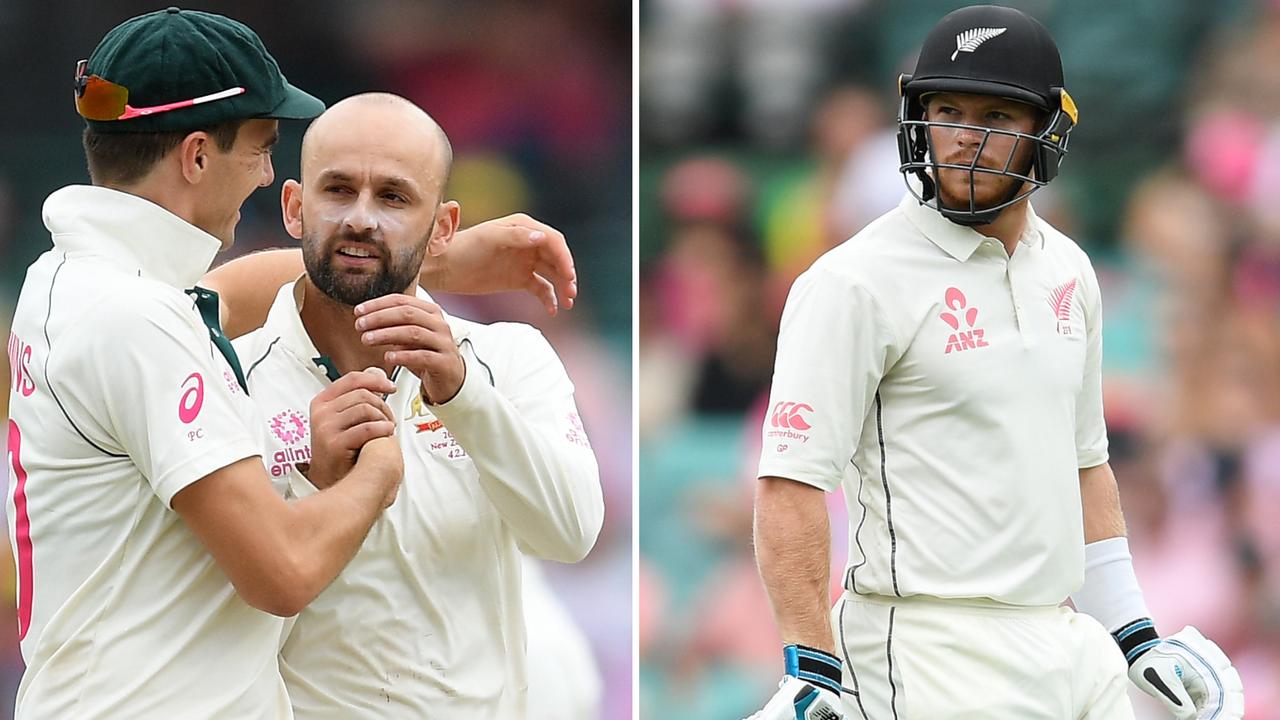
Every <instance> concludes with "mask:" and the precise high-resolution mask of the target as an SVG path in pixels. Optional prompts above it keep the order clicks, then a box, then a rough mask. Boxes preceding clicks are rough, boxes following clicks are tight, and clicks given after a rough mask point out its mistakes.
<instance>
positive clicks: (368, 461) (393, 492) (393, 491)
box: [356, 435, 404, 507]
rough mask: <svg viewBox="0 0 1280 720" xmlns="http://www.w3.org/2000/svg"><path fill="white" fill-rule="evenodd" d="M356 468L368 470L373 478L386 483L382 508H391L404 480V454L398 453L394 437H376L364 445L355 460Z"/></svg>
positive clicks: (398, 445) (398, 446)
mask: <svg viewBox="0 0 1280 720" xmlns="http://www.w3.org/2000/svg"><path fill="white" fill-rule="evenodd" d="M356 466H357V467H360V468H368V469H369V470H370V471H371V472H372V473H373V475H374V477H376V478H378V479H379V480H381V481H382V482H384V483H386V495H385V496H384V497H383V500H382V506H383V507H391V504H392V503H394V502H395V501H396V496H397V495H398V494H399V493H400V483H401V481H403V480H404V454H403V453H402V452H401V451H400V443H399V441H397V440H396V436H395V435H387V436H384V437H376V438H374V439H372V440H370V441H369V442H367V443H365V445H364V447H363V448H361V449H360V455H359V456H358V457H357V458H356Z"/></svg>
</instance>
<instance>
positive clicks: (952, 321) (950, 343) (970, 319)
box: [938, 287, 990, 355]
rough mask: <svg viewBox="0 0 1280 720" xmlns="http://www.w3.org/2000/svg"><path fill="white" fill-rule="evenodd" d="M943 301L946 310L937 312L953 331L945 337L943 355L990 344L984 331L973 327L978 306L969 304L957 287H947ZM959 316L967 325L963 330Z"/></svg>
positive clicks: (975, 322)
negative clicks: (945, 342) (945, 345)
mask: <svg viewBox="0 0 1280 720" xmlns="http://www.w3.org/2000/svg"><path fill="white" fill-rule="evenodd" d="M943 303H944V304H946V306H947V310H944V311H942V312H941V313H939V314H938V317H940V318H942V322H944V323H946V324H947V325H948V326H950V327H951V329H952V331H953V332H952V333H951V335H950V336H948V337H947V348H946V350H944V351H943V353H942V354H943V355H950V354H951V353H953V352H964V351H965V350H974V349H977V348H984V347H987V346H988V345H989V344H990V343H988V342H987V341H986V340H985V339H984V336H985V335H986V331H984V330H983V329H982V328H979V327H975V326H976V324H977V322H978V308H976V307H970V306H969V302H968V301H967V300H966V299H965V297H964V293H962V292H960V289H959V288H953V287H951V288H947V294H946V295H945V296H944V297H943ZM961 318H963V319H964V324H965V325H966V326H967V329H965V330H961V329H960V320H961Z"/></svg>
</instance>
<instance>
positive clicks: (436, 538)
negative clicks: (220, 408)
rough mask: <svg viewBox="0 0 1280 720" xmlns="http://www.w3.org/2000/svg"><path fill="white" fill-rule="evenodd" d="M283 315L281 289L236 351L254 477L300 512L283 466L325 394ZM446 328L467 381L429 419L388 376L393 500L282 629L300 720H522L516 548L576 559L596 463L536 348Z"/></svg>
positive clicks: (295, 316) (595, 527) (519, 334)
mask: <svg viewBox="0 0 1280 720" xmlns="http://www.w3.org/2000/svg"><path fill="white" fill-rule="evenodd" d="M419 297H422V298H423V299H425V300H428V301H430V297H429V296H427V295H426V293H425V292H423V291H421V290H419ZM300 304H301V285H300V284H296V283H295V284H290V285H286V286H285V287H283V288H282V289H281V290H280V293H279V294H278V295H277V297H276V301H275V303H274V304H273V305H272V307H271V311H270V314H269V315H268V317H267V322H266V324H265V325H264V326H263V327H262V328H261V329H259V330H256V331H254V332H253V333H250V334H249V335H246V336H244V337H242V338H239V339H237V340H236V347H237V350H238V352H239V355H240V357H241V358H243V359H244V362H245V368H246V372H247V374H248V382H249V389H250V391H251V393H252V396H253V399H254V401H255V402H256V403H258V405H259V407H260V409H261V411H262V415H263V417H264V418H265V419H266V425H265V427H264V432H265V434H266V435H267V443H268V446H269V448H270V452H269V453H268V455H267V464H268V466H269V469H270V472H271V474H272V476H273V477H274V478H279V480H280V481H281V483H282V485H284V486H287V491H288V492H289V493H290V494H292V495H295V496H306V495H308V494H311V493H314V492H315V488H314V487H313V486H312V485H311V484H310V483H309V482H308V481H307V480H306V479H305V478H304V477H303V476H302V474H301V473H300V472H299V471H298V470H297V469H296V466H297V464H298V463H300V462H309V461H310V456H311V432H310V421H309V418H308V412H309V408H310V402H311V399H312V398H313V397H314V396H315V395H316V394H317V393H318V392H320V391H321V390H323V389H324V388H325V387H326V386H327V385H328V383H329V382H330V380H331V378H330V376H329V374H328V372H327V371H326V368H325V365H326V362H325V361H324V360H323V359H322V358H321V357H320V354H319V352H318V351H317V350H316V348H315V345H314V343H313V342H312V340H311V338H310V337H309V336H308V335H307V331H306V328H305V327H304V326H303V324H302V320H301V317H300V315H299V309H300ZM446 319H447V321H448V323H449V328H450V330H451V332H452V333H453V337H454V340H455V341H456V342H457V343H458V345H459V349H460V350H461V352H462V354H463V357H464V359H465V362H466V366H467V370H466V378H465V380H464V382H463V385H462V388H461V390H459V391H458V394H457V396H456V397H454V398H453V399H452V400H450V401H449V402H447V403H445V404H443V405H436V406H430V405H427V404H425V403H424V402H423V401H422V400H421V395H420V383H419V381H418V378H416V377H415V376H414V375H413V374H412V373H410V372H408V371H404V370H400V371H397V373H396V374H395V383H396V387H397V389H396V391H395V392H394V393H393V394H392V395H391V396H390V397H388V398H387V404H388V405H389V406H390V407H391V409H392V411H394V412H395V413H396V414H397V415H398V417H399V418H400V425H399V429H398V431H397V432H398V435H399V441H400V447H401V449H402V451H403V452H404V458H405V477H404V483H403V485H402V486H401V488H400V493H399V496H398V497H397V499H396V501H395V503H394V504H393V505H392V506H391V507H390V508H388V509H387V510H386V512H385V513H384V514H383V515H382V516H381V517H380V518H379V519H378V520H377V522H375V523H374V525H373V528H372V529H371V530H370V531H369V535H368V537H366V538H365V541H364V544H363V545H362V546H361V548H360V551H359V553H357V554H356V556H355V558H353V559H352V561H351V563H350V564H349V565H347V567H346V568H345V569H344V570H343V571H342V573H341V574H340V575H339V576H338V578H337V579H336V580H334V582H333V584H331V585H330V586H329V587H328V588H326V589H325V591H324V592H323V593H321V594H320V596H319V597H318V598H316V599H315V600H314V601H313V602H312V603H311V604H310V605H308V606H307V608H306V609H305V610H304V611H303V612H302V613H301V614H300V615H299V616H298V618H297V620H296V621H295V622H294V624H293V625H292V627H291V628H289V629H287V631H286V632H287V637H286V639H285V641H284V643H283V646H282V648H281V651H280V666H281V672H282V673H283V674H284V677H285V681H286V683H287V685H288V689H289V696H290V699H291V700H292V702H293V706H294V712H295V714H296V716H297V717H298V718H299V720H303V719H306V720H310V719H312V718H344V719H345V718H355V717H406V718H408V717H413V718H419V717H423V718H426V717H429V718H433V719H437V720H439V719H447V718H466V719H467V720H479V719H482V718H493V719H495V720H506V719H507V718H518V717H523V716H524V712H525V696H526V692H527V676H528V672H527V669H526V666H525V665H526V664H525V642H526V640H525V637H526V635H525V626H524V619H523V615H524V614H523V605H522V601H521V579H520V578H521V575H520V566H521V561H522V549H523V551H524V552H525V553H528V554H531V555H535V556H540V557H545V558H548V559H552V560H560V561H576V560H577V559H579V558H581V557H582V556H583V555H585V554H586V552H587V550H589V549H590V547H591V545H592V544H593V543H594V542H595V538H596V535H597V533H598V532H599V530H600V526H601V522H602V520H603V512H604V506H603V498H602V493H601V488H600V480H599V475H598V470H597V467H596V460H595V456H594V455H593V454H592V452H591V448H590V446H589V445H588V443H587V438H586V435H585V433H584V431H583V428H582V425H581V422H580V421H579V420H578V413H577V409H576V407H575V405H574V402H573V385H572V383H570V381H569V378H568V376H567V375H566V374H565V371H564V368H563V367H562V366H561V364H560V361H559V359H558V358H557V357H556V355H555V352H554V351H553V350H552V348H551V346H550V345H549V344H548V343H547V341H546V340H545V339H544V338H543V337H542V335H541V334H540V333H539V332H538V331H537V330H535V329H534V328H531V327H528V326H525V325H518V324H513V323H497V324H493V325H481V324H478V323H473V322H469V321H467V320H462V319H459V318H456V317H450V316H447V315H446Z"/></svg>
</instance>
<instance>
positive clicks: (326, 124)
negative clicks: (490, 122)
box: [302, 93, 453, 198]
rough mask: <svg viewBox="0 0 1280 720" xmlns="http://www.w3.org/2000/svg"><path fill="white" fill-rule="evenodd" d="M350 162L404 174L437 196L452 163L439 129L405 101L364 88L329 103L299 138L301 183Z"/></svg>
mask: <svg viewBox="0 0 1280 720" xmlns="http://www.w3.org/2000/svg"><path fill="white" fill-rule="evenodd" d="M360 158H363V160H361V159H360ZM352 163H355V164H360V165H364V166H370V167H372V168H373V169H381V170H385V171H389V172H390V171H396V172H398V173H400V174H402V175H407V176H408V177H407V178H406V179H410V180H413V181H416V182H418V183H421V190H422V191H423V192H424V193H425V194H429V195H433V196H435V197H436V198H439V197H441V195H442V194H443V192H444V186H445V184H446V183H447V182H448V179H449V171H450V169H451V168H452V166H453V147H452V146H451V145H450V144H449V137H448V136H447V135H445V132H444V129H443V128H441V127H440V125H439V124H438V123H437V122H436V121H435V120H434V119H433V118H432V117H431V116H430V115H428V114H427V113H426V112H425V111H423V109H422V108H420V107H418V106H417V105H414V104H413V103H412V102H410V101H409V100H406V99H405V98H402V97H400V96H399V95H392V94H391V93H364V94H361V95H353V96H352V97H349V98H347V99H345V100H342V101H340V102H338V103H336V104H334V105H333V106H332V107H330V108H329V109H328V110H326V111H325V112H324V114H322V115H321V116H320V117H318V118H316V119H315V121H314V122H312V123H311V126H310V127H308V128H307V132H306V134H305V135H304V136H303V138H302V181H303V184H304V185H305V184H306V183H307V182H309V181H311V180H313V179H314V178H315V177H317V176H318V175H319V174H320V173H322V172H325V170H326V169H330V168H332V167H333V166H334V165H337V164H340V165H344V166H350V165H352Z"/></svg>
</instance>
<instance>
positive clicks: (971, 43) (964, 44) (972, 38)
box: [951, 28, 1009, 60]
mask: <svg viewBox="0 0 1280 720" xmlns="http://www.w3.org/2000/svg"><path fill="white" fill-rule="evenodd" d="M1008 29H1009V28H973V29H971V30H965V31H964V32H962V33H960V34H959V35H957V36H956V51H955V52H953V53H951V59H952V60H955V59H956V56H957V55H959V54H960V53H962V52H967V53H971V52H973V51H974V50H977V49H978V46H979V45H981V44H982V43H984V42H986V41H988V40H990V39H991V38H993V37H996V36H997V35H1001V34H1003V33H1004V31H1005V30H1008Z"/></svg>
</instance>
